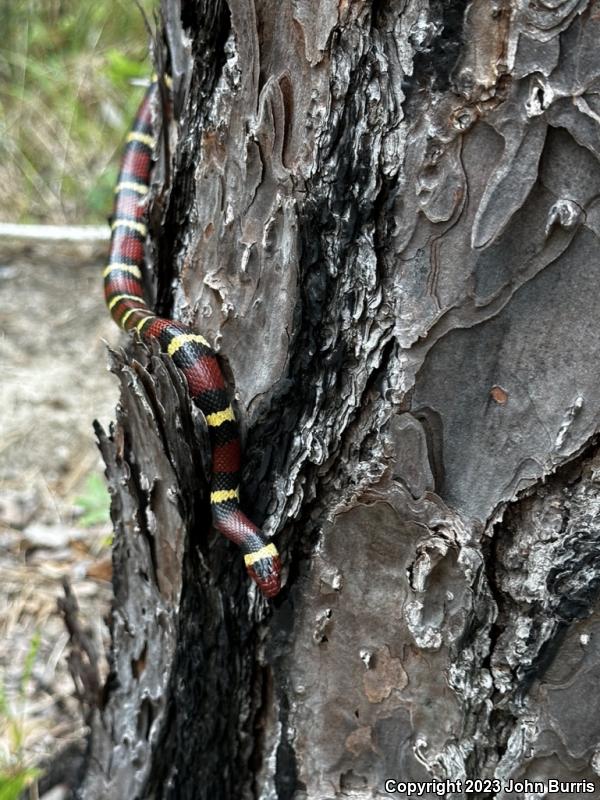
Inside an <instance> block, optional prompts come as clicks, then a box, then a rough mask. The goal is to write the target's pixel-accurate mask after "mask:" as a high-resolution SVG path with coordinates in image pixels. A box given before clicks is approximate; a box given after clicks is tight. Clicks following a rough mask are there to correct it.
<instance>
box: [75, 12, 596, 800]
mask: <svg viewBox="0 0 600 800" xmlns="http://www.w3.org/2000/svg"><path fill="white" fill-rule="evenodd" d="M163 14H164V29H163V34H164V36H163V38H162V40H161V44H160V46H158V47H157V57H158V60H159V63H165V64H167V68H168V69H169V70H170V72H171V74H172V75H173V78H174V111H173V118H171V119H166V120H165V125H164V127H163V133H164V135H163V137H162V144H161V147H160V152H159V162H158V166H157V170H156V172H155V186H154V192H153V195H154V202H153V206H152V212H151V228H152V232H153V239H152V241H153V244H152V247H151V250H150V253H149V261H150V264H151V266H153V268H154V274H155V275H156V284H155V287H154V288H155V297H156V304H157V307H158V309H159V310H160V311H161V312H162V313H164V314H166V315H170V316H175V317H177V318H179V319H182V320H184V321H185V322H190V323H192V324H194V325H195V326H196V327H197V329H198V330H200V331H202V333H203V334H205V335H208V336H210V338H212V340H213V341H214V342H215V344H216V345H217V347H218V348H219V349H220V350H221V352H222V353H223V354H226V358H227V363H228V365H229V366H230V367H231V371H232V373H233V375H234V376H235V388H236V392H237V398H238V403H239V407H240V410H241V414H242V418H243V420H244V426H245V430H246V436H245V438H246V443H245V445H246V454H247V455H246V464H247V467H246V484H245V486H246V498H247V503H246V506H247V508H248V510H249V511H250V512H253V515H254V518H255V519H256V520H257V522H264V524H265V530H266V531H267V532H268V533H270V534H273V535H275V536H276V537H277V541H278V543H279V544H280V547H281V549H282V551H283V553H284V556H285V562H286V565H287V585H286V587H285V589H284V591H283V592H282V594H281V596H280V597H279V598H278V599H277V600H276V601H275V602H274V603H272V604H271V605H269V606H267V605H266V604H265V603H264V602H263V601H262V600H261V599H260V598H259V597H257V595H256V593H255V591H254V589H253V588H252V587H251V586H250V585H249V583H248V581H247V580H246V578H245V576H244V573H243V568H242V566H241V563H240V558H239V557H238V555H237V554H236V553H235V551H234V549H233V548H232V547H231V546H230V545H229V544H228V543H226V542H224V541H221V540H220V539H219V538H218V537H216V535H215V534H214V533H213V532H211V531H210V530H209V511H208V506H207V502H206V494H205V492H206V488H205V487H206V479H205V474H206V470H207V469H208V468H209V465H208V464H207V459H206V453H207V446H206V437H205V431H204V427H203V421H202V419H201V418H200V416H199V415H198V414H194V415H192V414H191V411H190V404H189V401H188V398H187V393H186V389H185V386H184V383H183V381H182V378H181V377H180V376H179V375H178V373H177V371H176V370H175V369H174V368H173V367H172V366H171V365H170V363H169V362H168V360H167V359H166V358H165V357H163V356H161V355H159V354H158V353H156V352H148V351H147V350H145V349H144V348H143V347H141V346H140V345H139V344H138V345H136V346H135V347H133V348H132V350H131V353H130V354H129V355H128V356H127V357H126V356H125V355H124V354H123V353H119V354H114V355H113V356H112V366H113V370H114V371H115V373H116V374H117V375H118V376H119V379H120V381H121V384H122V401H121V407H120V410H119V413H118V421H117V426H116V428H115V430H114V431H113V432H112V434H111V436H107V435H105V434H104V433H102V432H100V443H101V448H102V451H103V453H104V456H105V459H106V463H107V468H108V475H109V481H110V485H111V491H112V494H113V517H114V520H115V524H116V541H115V563H114V570H115V609H114V621H113V640H114V652H113V670H112V679H111V681H110V682H109V684H108V686H107V687H106V690H105V696H104V705H103V707H102V708H101V709H98V710H97V711H96V712H95V714H94V716H93V724H92V737H91V743H90V754H89V759H88V764H87V771H86V774H85V776H84V778H83V780H82V785H81V789H80V796H81V797H82V798H85V800H96V799H98V800H99V799H100V798H109V797H110V798H117V797H118V798H131V799H133V798H157V800H158V798H183V799H184V800H185V799H187V798H190V800H191V799H192V798H194V799H196V798H211V800H212V799H213V798H225V799H228V798H233V797H235V798H264V800H267V798H268V799H269V800H275V799H278V800H288V799H289V800H291V798H294V800H302V799H306V800H324V799H325V798H338V797H355V798H371V797H385V796H388V793H387V792H386V791H385V789H384V783H385V780H386V778H393V779H396V780H398V781H401V780H428V779H429V780H431V779H432V778H435V779H439V780H444V779H448V780H459V779H465V778H467V777H470V778H491V777H495V778H497V779H499V780H501V781H504V782H506V781H508V780H509V779H510V778H512V779H515V780H521V779H524V778H528V779H530V780H546V779H548V778H561V779H562V780H564V781H582V780H585V779H587V780H591V781H594V782H595V785H596V787H597V789H596V791H595V792H594V793H586V794H585V796H589V797H600V778H598V776H597V774H596V773H595V771H594V770H598V773H599V774H600V749H597V748H600V713H599V708H598V692H597V686H598V680H599V678H600V675H599V671H600V618H599V617H598V605H597V595H598V588H599V587H600V547H599V545H600V529H599V524H598V523H599V518H600V477H599V476H600V454H599V453H598V444H597V439H596V438H595V437H596V432H597V429H598V423H599V411H600V406H599V403H598V397H599V396H600V370H598V369H597V358H596V357H595V356H596V353H597V351H598V349H599V347H600V342H599V341H598V333H597V330H598V325H597V324H596V321H597V318H598V314H597V308H596V306H597V286H598V280H599V277H600V274H599V273H600V269H599V267H600V265H599V259H598V241H597V237H598V236H600V203H599V201H598V197H599V196H600V165H599V163H598V159H599V158H600V116H599V115H600V103H599V102H598V94H597V92H598V88H599V87H600V81H599V78H600V50H599V48H598V41H600V3H597V2H586V0H538V1H537V2H534V1H533V0H512V2H511V0H473V1H472V2H470V3H467V2H464V1H459V0H455V2H440V1H439V0H429V2H428V0H387V2H375V1H374V0H373V2H366V1H365V2H358V0H357V1H356V2H352V0H350V1H349V2H340V3H338V2H337V1H336V0H320V2H316V0H281V2H277V3H274V2H267V1H266V0H230V2H228V3H227V4H225V3H224V2H215V1H214V0H212V1H210V0H187V2H185V3H183V2H182V3H181V4H180V3H179V2H178V0H164V2H163ZM157 116H158V118H161V116H162V115H161V108H157ZM583 794H584V793H583V792H581V796H583ZM423 796H424V797H434V796H435V795H434V793H433V792H425V793H424V794H423ZM447 796H448V797H463V796H464V797H467V796H468V797H481V798H483V797H492V796H494V797H498V798H504V797H508V796H511V797H523V798H525V797H527V798H530V800H531V798H533V797H536V798H537V797H542V796H545V795H543V794H540V793H539V791H538V793H537V794H536V793H535V792H533V793H532V792H530V793H529V794H525V793H523V792H516V793H513V794H509V793H507V792H505V791H504V790H503V789H500V790H496V791H494V792H492V793H485V792H474V793H471V794H467V793H466V792H464V791H463V792H454V793H452V792H448V793H447ZM553 796H555V797H563V796H564V797H568V796H570V797H573V796H574V795H573V794H571V795H569V794H566V793H557V794H555V795H553Z"/></svg>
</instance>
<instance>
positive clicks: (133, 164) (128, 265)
mask: <svg viewBox="0 0 600 800" xmlns="http://www.w3.org/2000/svg"><path fill="white" fill-rule="evenodd" d="M156 90H157V85H156V84H155V83H154V84H152V86H150V88H149V89H148V91H147V92H146V95H145V97H144V99H143V101H142V103H141V105H140V107H139V110H138V112H137V115H136V117H135V121H134V123H133V127H132V129H131V132H130V133H129V135H128V137H127V143H126V145H125V152H124V153H123V159H122V162H121V170H120V173H119V178H118V181H117V187H116V189H115V207H114V215H113V221H112V238H111V243H110V255H109V263H108V266H107V268H106V269H105V270H104V295H105V298H106V303H107V305H108V308H109V310H110V313H111V315H112V317H113V319H114V320H115V322H116V323H117V324H118V325H120V326H121V327H122V328H124V329H125V330H127V331H133V330H137V331H138V333H139V334H140V335H141V336H142V338H143V339H146V340H150V339H154V340H155V341H157V342H158V343H159V345H160V347H161V349H162V350H164V351H165V352H166V353H167V354H168V355H169V356H170V357H171V358H172V359H173V362H174V363H175V365H176V366H177V367H178V368H179V369H180V370H181V372H182V373H183V374H184V376H185V378H186V381H187V384H188V387H189V392H190V396H191V398H192V401H193V402H194V403H195V404H196V405H197V406H198V407H199V408H200V409H201V411H202V412H203V414H204V416H205V418H206V422H207V424H208V430H209V434H210V441H211V449H212V477H211V484H210V503H211V510H212V520H213V524H214V526H215V528H216V529H217V530H218V531H219V532H220V533H222V534H223V535H224V536H226V537H227V538H228V539H231V541H233V542H235V544H237V545H238V547H239V548H240V550H241V551H242V553H243V555H244V561H245V564H246V569H247V570H248V573H249V575H250V576H251V577H252V579H253V580H254V581H256V583H257V585H258V586H259V588H260V590H261V591H262V593H263V594H264V595H265V597H273V596H274V595H276V594H277V592H278V591H279V589H280V588H281V560H280V558H279V554H278V552H277V549H276V547H275V545H274V544H273V543H271V542H269V541H268V540H267V539H266V538H265V536H264V535H263V534H262V533H261V531H260V530H259V529H258V528H257V527H256V525H254V523H253V522H251V521H250V520H249V519H248V517H247V516H246V515H245V514H244V512H243V511H242V510H241V508H240V503H239V494H240V489H239V485H240V466H241V448H240V438H239V431H238V426H237V422H236V419H235V414H234V411H233V408H232V406H231V401H230V397H229V393H228V391H227V387H226V384H225V380H224V378H223V373H222V372H221V368H220V366H219V362H218V360H217V357H216V354H215V352H214V350H213V349H212V348H211V346H210V345H209V343H208V342H207V341H206V339H204V337H203V336H200V335H199V334H197V333H195V332H194V331H193V330H192V329H191V328H188V327H186V326H185V325H182V324H181V323H179V322H175V321H174V320H170V319H161V318H160V317H157V316H156V315H155V314H153V312H152V311H151V309H150V308H149V306H148V305H147V303H146V301H145V299H144V291H143V287H142V280H141V278H142V268H143V266H144V242H145V239H146V233H147V229H146V223H145V219H146V195H147V194H148V189H149V185H150V171H151V167H152V153H153V148H154V132H153V125H152V105H153V102H154V95H155V92H156Z"/></svg>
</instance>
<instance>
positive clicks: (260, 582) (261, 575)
mask: <svg viewBox="0 0 600 800" xmlns="http://www.w3.org/2000/svg"><path fill="white" fill-rule="evenodd" d="M244 561H245V563H246V569H247V571H248V575H250V577H251V578H252V580H253V581H254V582H255V583H256V584H257V586H258V588H259V589H260V590H261V592H262V593H263V595H264V596H265V597H275V595H276V594H277V593H278V592H279V590H280V589H281V558H280V557H279V553H278V552H277V548H276V547H275V545H274V544H267V545H265V546H264V547H261V548H260V550H256V551H255V552H254V553H247V554H246V555H245V556H244Z"/></svg>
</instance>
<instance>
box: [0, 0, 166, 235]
mask: <svg viewBox="0 0 600 800" xmlns="http://www.w3.org/2000/svg"><path fill="white" fill-rule="evenodd" d="M141 5H142V7H143V8H144V9H145V11H146V12H147V13H148V14H149V15H150V19H152V16H151V13H152V8H153V4H152V3H151V2H149V0H146V2H143V3H141ZM0 31H2V42H1V43H0V186H2V193H0V221H2V222H43V223H57V224H74V223H100V222H102V221H104V220H105V219H106V216H107V215H108V214H109V213H110V210H111V205H112V189H113V186H114V184H115V179H116V173H117V168H118V151H119V150H120V146H121V143H122V141H123V137H124V135H125V133H126V131H127V128H128V127H129V125H130V124H131V120H132V118H133V115H134V114H135V110H136V107H137V105H138V103H139V101H140V99H141V96H142V94H143V88H142V86H141V80H142V79H147V78H148V77H149V75H150V71H151V66H150V62H149V58H148V34H147V31H146V28H145V24H144V19H143V16H142V13H141V11H140V9H139V8H138V7H137V5H136V3H134V2H132V1H131V0H0ZM136 82H137V85H136Z"/></svg>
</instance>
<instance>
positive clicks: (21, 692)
mask: <svg viewBox="0 0 600 800" xmlns="http://www.w3.org/2000/svg"><path fill="white" fill-rule="evenodd" d="M103 249H104V248H103V247H100V249H99V250H98V248H95V252H94V251H93V250H92V249H91V248H87V249H86V248H81V247H80V248H79V249H78V250H74V248H73V247H72V246H71V247H66V246H63V247H58V246H56V245H53V246H52V247H49V246H44V247H40V246H37V247H36V248H35V249H33V250H30V251H29V252H24V251H23V247H22V245H3V244H2V243H0V376H1V377H0V767H1V768H2V769H3V770H6V769H8V768H10V767H11V766H12V767H13V768H14V769H18V768H19V767H22V766H29V765H32V764H36V763H39V762H40V761H43V760H45V759H47V758H49V757H51V756H52V755H53V754H54V753H56V751H57V750H59V749H61V748H62V747H63V746H64V745H65V744H67V743H68V742H71V741H73V740H77V739H81V738H82V737H83V736H84V734H85V730H84V728H83V725H82V718H81V714H80V710H79V706H78V703H77V701H76V699H75V696H74V685H73V681H72V680H71V677H70V675H69V672H68V667H67V655H68V636H67V633H66V629H65V625H64V622H63V620H62V618H61V616H60V615H59V613H58V611H57V604H56V603H57V598H58V597H60V596H61V595H62V594H63V590H62V586H61V580H62V578H63V577H65V576H66V577H67V578H68V579H69V581H70V582H71V584H72V587H73V590H74V592H75V594H76V597H77V599H78V601H79V604H80V608H81V612H82V621H83V622H84V624H85V625H86V626H87V628H88V629H89V631H90V632H91V633H92V635H93V637H94V639H95V641H96V644H97V647H98V649H99V650H100V651H101V652H103V651H104V650H105V649H106V645H107V640H108V634H107V628H106V618H107V614H108V611H109V603H110V596H111V587H110V583H109V580H110V560H109V559H110V548H109V536H110V523H108V522H107V521H105V522H102V523H100V524H94V525H92V526H91V527H89V525H88V526H85V525H83V524H82V518H81V515H82V508H81V505H80V503H78V501H77V498H78V496H80V495H81V493H82V492H84V491H85V486H86V482H87V481H89V476H90V475H94V474H95V475H97V476H101V475H102V473H103V465H102V462H101V459H100V457H99V454H98V451H97V449H96V445H95V440H94V434H93V430H92V420H93V419H99V420H100V421H101V423H102V424H103V425H104V426H105V427H106V426H107V424H108V422H109V421H110V419H111V418H112V417H113V409H114V407H115V404H116V400H117V390H116V380H115V379H114V378H113V377H112V376H111V375H110V374H109V373H108V372H107V369H106V355H105V344H104V343H103V341H102V339H105V340H107V341H108V342H110V343H111V344H113V345H115V344H118V343H119V342H122V341H123V339H122V338H121V334H120V332H119V331H118V329H117V327H116V326H115V325H114V323H113V322H112V321H111V320H110V318H109V316H108V314H107V312H106V308H105V306H104V303H103V298H102V287H101V277H100V276H101V267H102V261H103V258H102V255H101V254H102V250H103ZM97 483H98V484H99V481H98V480H97ZM54 796H55V797H59V795H58V794H56V793H55V795H53V797H54Z"/></svg>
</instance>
